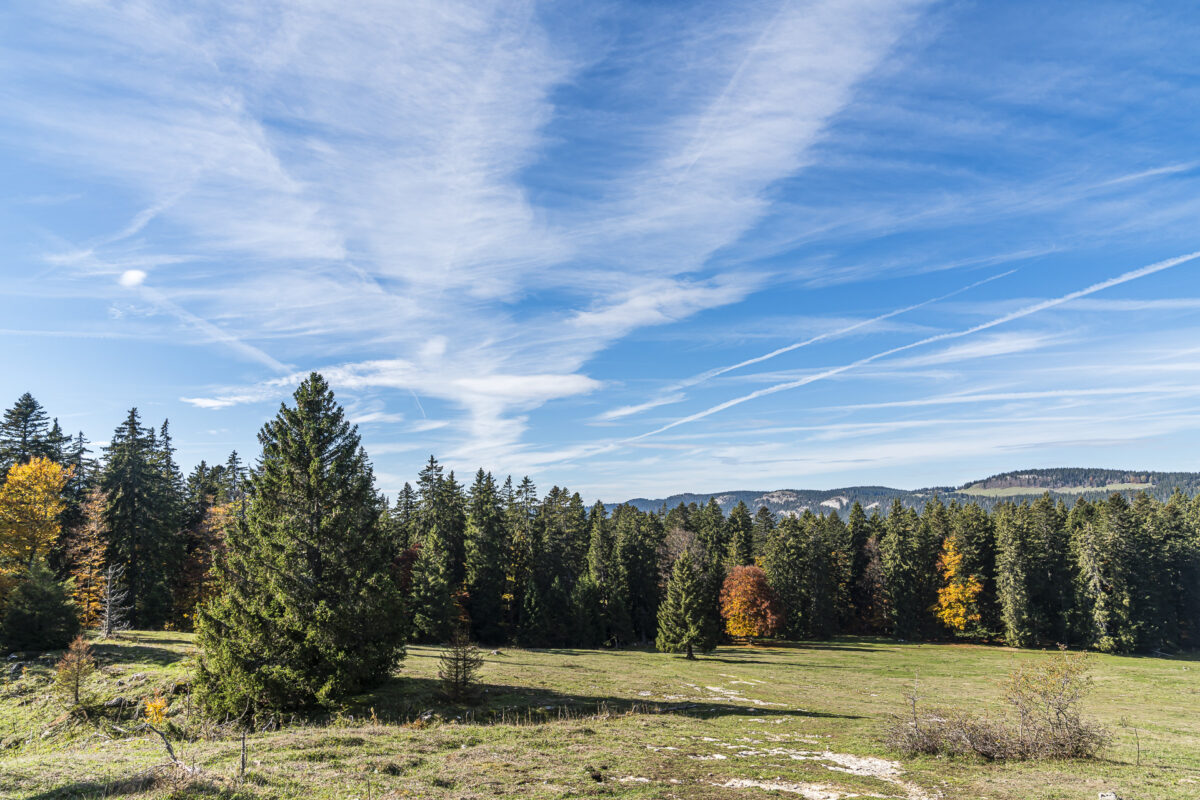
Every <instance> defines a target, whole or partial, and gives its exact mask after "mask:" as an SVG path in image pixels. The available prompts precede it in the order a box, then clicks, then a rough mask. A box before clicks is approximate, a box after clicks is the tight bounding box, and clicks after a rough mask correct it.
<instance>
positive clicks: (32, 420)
mask: <svg viewBox="0 0 1200 800" xmlns="http://www.w3.org/2000/svg"><path fill="white" fill-rule="evenodd" d="M55 424H56V425H57V422H56V423H55ZM35 456H41V457H43V458H49V459H51V460H54V461H59V460H61V457H62V455H61V453H60V452H58V449H57V447H56V444H55V442H54V440H53V438H52V437H51V430H50V420H49V418H48V417H47V416H46V411H45V409H43V408H42V404H41V403H39V402H38V401H37V400H35V399H34V397H33V395H31V394H30V393H29V392H26V393H25V394H23V395H21V396H20V397H18V398H17V402H16V403H14V404H13V406H12V408H10V409H8V410H7V411H5V412H4V417H3V419H0V480H2V479H3V477H4V475H5V474H7V473H8V469H9V467H11V466H13V465H14V464H23V463H25V462H26V461H28V460H29V459H31V458H33V457H35Z"/></svg>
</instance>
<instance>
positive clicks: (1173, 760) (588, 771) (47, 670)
mask: <svg viewBox="0 0 1200 800" xmlns="http://www.w3.org/2000/svg"><path fill="white" fill-rule="evenodd" d="M94 650H95V652H96V654H97V657H98V661H99V665H100V669H99V671H98V673H97V674H96V675H95V676H94V677H93V679H92V682H91V684H90V688H91V690H92V692H93V710H92V712H91V713H90V715H89V718H88V719H87V720H84V719H82V718H80V716H79V715H78V714H70V713H67V712H66V711H65V710H64V708H63V706H62V705H60V704H59V703H58V702H57V701H56V700H55V699H53V696H52V694H51V692H50V685H51V678H52V675H53V662H54V658H55V654H46V655H44V656H42V657H40V658H36V659H34V658H27V659H26V660H19V659H10V660H9V661H8V662H6V664H5V666H4V671H3V679H2V680H0V796H2V797H6V798H7V797H13V798H18V797H19V798H39V799H42V798H91V797H95V798H101V797H105V798H122V797H129V798H157V797H173V798H185V797H195V798H203V797H208V798H221V797H224V798H246V799H247V800H248V799H249V798H289V797H305V798H313V799H314V800H316V799H318V798H331V799H332V798H342V799H343V800H349V799H350V798H358V799H360V800H368V799H369V800H376V799H377V798H427V797H429V798H486V797H496V796H506V795H511V796H520V797H537V798H578V797H614V798H618V797H628V798H670V797H678V798H684V797H688V798H692V797H695V798H708V797H712V798H716V797H721V798H730V797H744V798H746V799H747V800H753V798H758V797H763V798H767V797H777V798H786V797H801V798H808V799H809V800H813V799H814V798H815V799H817V800H840V798H843V797H854V796H859V797H864V796H874V797H898V798H908V799H909V800H925V799H927V798H993V799H994V800H1001V799H1004V800H1035V799H1041V800H1050V799H1051V798H1080V799H1082V798H1088V799H1089V800H1091V798H1095V797H1097V795H1098V793H1099V792H1104V791H1114V792H1116V793H1117V794H1118V795H1119V796H1120V797H1122V798H1155V799H1156V800H1183V798H1197V797H1200V658H1198V657H1196V656H1181V657H1173V658H1140V657H1131V656H1101V655H1097V656H1095V657H1094V664H1095V669H1094V677H1095V689H1094V691H1093V693H1092V695H1091V696H1090V698H1089V700H1088V702H1087V712H1088V713H1089V714H1090V715H1091V716H1093V717H1096V718H1098V719H1100V720H1101V721H1103V722H1104V723H1106V724H1108V725H1109V726H1111V728H1112V732H1113V741H1112V743H1111V745H1110V746H1109V747H1108V748H1107V749H1106V750H1105V752H1104V754H1103V757H1102V758H1101V759H1100V760H1096V761H1090V762H1070V761H1068V762H1043V763H986V762H983V761H978V760H967V759H945V758H932V757H926V758H903V757H900V756H898V755H897V754H896V753H893V752H889V751H888V750H887V749H886V748H885V747H884V746H883V744H882V743H881V734H882V729H883V727H884V726H885V724H886V722H887V718H888V715H889V714H893V713H902V711H903V704H904V701H903V694H904V693H905V692H906V691H908V690H910V689H911V688H912V687H913V684H914V679H916V681H917V687H918V693H919V694H920V695H921V696H922V697H923V702H924V703H926V704H927V705H929V706H939V707H945V708H968V709H972V710H975V711H978V712H979V713H988V714H999V713H1004V711H1005V709H1004V703H1003V699H1002V691H1001V689H1000V687H999V682H1000V681H1001V680H1002V679H1003V678H1004V677H1005V676H1006V675H1007V673H1008V672H1009V670H1010V669H1011V668H1012V667H1013V665H1014V663H1015V662H1017V661H1020V660H1028V659H1037V658H1040V657H1044V654H1042V653H1039V652H1036V651H1016V650H1011V649H1007V648H1001V647H989V646H978V645H955V644H906V643H899V642H896V641H893V640H890V639H876V638H863V637H857V638H839V639H835V640H832V641H825V642H797V643H776V644H772V645H766V646H730V647H722V648H720V649H718V650H717V651H716V652H714V653H712V654H711V655H710V656H708V657H702V658H699V659H697V660H696V661H687V660H685V659H683V658H681V657H676V656H671V655H664V654H661V653H655V652H650V651H642V650H626V651H589V650H519V649H510V648H502V649H500V650H498V651H496V652H494V653H492V652H490V651H487V650H485V651H484V654H485V656H486V662H485V665H484V668H483V670H482V673H481V676H480V680H481V683H482V690H483V693H482V694H481V698H480V701H479V702H478V703H477V704H475V705H473V706H453V705H448V704H446V703H445V702H444V701H442V700H440V699H439V697H438V684H437V666H438V654H439V652H440V651H439V649H438V648H434V647H411V648H410V649H409V652H408V657H407V658H406V659H405V661H404V662H403V665H402V667H401V669H400V670H399V671H398V672H397V675H396V677H395V679H394V680H392V681H390V682H388V683H387V684H385V685H384V686H382V687H381V688H380V689H379V690H378V691H376V692H373V693H372V694H370V695H365V696H363V697H360V698H356V699H355V701H354V702H353V703H351V704H350V705H348V706H347V707H346V708H345V709H344V710H342V711H341V712H339V713H338V714H336V715H334V716H332V717H328V718H322V719H311V718H310V719H307V720H301V719H290V718H289V719H283V720H280V721H279V723H278V725H277V726H276V727H275V729H272V730H264V731H258V732H254V733H251V734H249V735H248V736H247V737H246V768H245V771H244V773H243V772H242V769H241V761H242V741H241V737H240V734H239V733H238V732H236V731H235V730H233V729H232V728H231V727H223V726H220V725H214V724H212V723H210V722H206V721H205V720H203V718H202V717H201V715H200V714H199V713H198V712H197V710H196V709H195V708H194V707H193V706H192V704H191V701H190V694H189V691H188V681H189V676H190V672H191V670H192V665H193V658H194V648H193V645H192V639H191V637H190V636H189V635H187V634H180V633H133V634H127V635H126V636H125V637H124V638H122V639H120V640H117V641H110V642H107V643H99V642H97V643H95V645H94ZM156 692H158V693H161V694H162V695H163V696H166V697H169V698H170V705H169V707H168V711H167V726H168V728H169V729H170V731H171V732H172V737H173V738H172V745H173V747H174V748H175V751H176V754H177V755H178V757H179V759H180V760H181V761H183V762H184V763H186V764H187V765H189V766H190V767H194V768H195V770H194V774H192V775H190V776H189V775H184V774H183V773H182V771H181V770H178V769H173V768H168V767H166V766H164V765H165V763H166V756H165V750H164V747H163V745H162V742H161V740H159V739H158V738H157V737H156V736H154V735H153V734H151V733H149V732H146V731H144V730H140V729H139V720H140V715H141V713H142V710H143V708H144V705H143V704H144V701H145V700H146V699H147V698H150V697H153V696H154V694H155V693H156ZM117 698H120V699H121V700H123V701H125V702H124V703H117V702H115V701H116V699H117ZM106 702H107V703H109V704H110V705H109V707H107V708H105V707H104V704H105V703H106Z"/></svg>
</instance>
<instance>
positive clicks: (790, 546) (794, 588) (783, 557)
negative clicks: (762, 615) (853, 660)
mask: <svg viewBox="0 0 1200 800" xmlns="http://www.w3.org/2000/svg"><path fill="white" fill-rule="evenodd" d="M808 555H809V551H808V548H806V547H805V546H804V537H803V531H802V529H801V523H800V520H798V519H797V518H796V517H794V516H787V517H784V519H783V521H782V522H780V523H779V525H778V526H777V527H776V528H775V530H774V531H773V532H772V534H771V538H770V539H769V540H768V542H767V546H766V552H765V553H764V554H763V568H764V570H765V571H766V573H767V582H768V583H770V584H771V588H772V589H773V590H774V591H775V594H776V596H777V597H778V598H779V601H780V604H781V605H782V607H783V612H784V620H783V633H784V634H785V635H787V636H790V637H792V638H801V637H803V636H804V635H805V633H806V631H807V622H808V617H807V611H808V606H809V604H808V602H807V594H806V588H807V587H806V581H805V578H806V576H807V575H808V574H809V568H808V561H807V559H808Z"/></svg>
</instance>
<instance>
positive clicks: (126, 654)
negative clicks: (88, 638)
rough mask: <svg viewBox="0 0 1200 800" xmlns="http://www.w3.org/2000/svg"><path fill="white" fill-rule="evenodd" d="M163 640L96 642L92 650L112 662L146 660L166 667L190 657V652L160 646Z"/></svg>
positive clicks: (122, 662)
mask: <svg viewBox="0 0 1200 800" xmlns="http://www.w3.org/2000/svg"><path fill="white" fill-rule="evenodd" d="M163 643H165V642H163V640H161V639H160V640H157V641H155V642H154V643H153V644H130V643H129V642H128V641H126V642H120V643H117V642H112V643H107V642H103V641H101V642H94V643H92V652H93V653H94V654H95V655H96V656H98V657H99V658H101V659H103V660H104V661H106V662H107V663H110V664H135V663H138V662H145V663H150V664H154V665H155V666H159V667H165V666H168V665H170V664H175V663H178V662H180V661H183V660H184V659H186V658H188V656H189V654H188V653H186V652H183V651H180V650H172V649H170V648H168V647H160V646H159V645H160V644H163Z"/></svg>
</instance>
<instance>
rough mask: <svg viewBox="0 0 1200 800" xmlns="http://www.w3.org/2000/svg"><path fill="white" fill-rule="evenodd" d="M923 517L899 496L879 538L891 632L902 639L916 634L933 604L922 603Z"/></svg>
mask: <svg viewBox="0 0 1200 800" xmlns="http://www.w3.org/2000/svg"><path fill="white" fill-rule="evenodd" d="M920 525H921V521H920V518H919V517H918V516H917V514H916V512H915V511H913V510H912V509H911V508H905V507H904V505H903V504H902V503H901V502H900V500H899V499H896V500H895V501H893V503H892V508H891V510H890V511H889V513H888V515H887V519H886V520H884V525H883V536H882V537H881V538H880V540H879V551H880V560H881V565H882V567H883V585H884V594H885V596H886V599H887V612H888V617H889V620H890V622H891V627H892V633H893V634H894V635H895V636H897V637H899V638H901V639H913V638H916V637H917V636H918V635H919V634H920V632H921V623H922V617H923V616H924V615H925V613H926V610H927V609H928V608H929V605H930V604H923V603H922V600H923V592H922V585H923V582H924V580H925V579H926V577H925V576H924V575H923V574H922V572H921V567H922V564H921V550H922V548H921V546H920V537H921V533H920V530H919V529H920Z"/></svg>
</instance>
